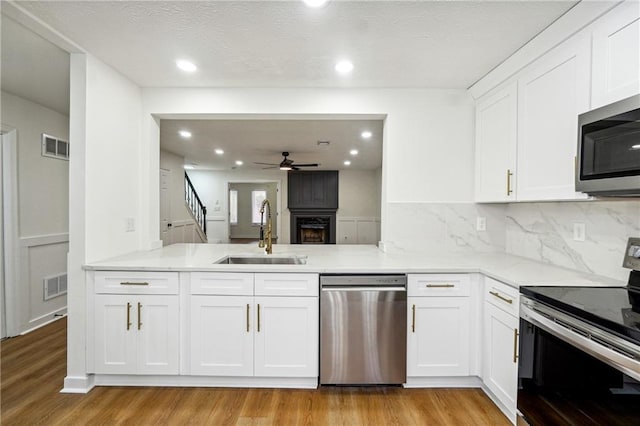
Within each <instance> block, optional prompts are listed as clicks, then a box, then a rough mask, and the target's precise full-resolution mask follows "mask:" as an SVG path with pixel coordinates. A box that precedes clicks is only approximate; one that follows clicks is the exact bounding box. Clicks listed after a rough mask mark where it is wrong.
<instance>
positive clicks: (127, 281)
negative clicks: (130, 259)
mask: <svg viewBox="0 0 640 426" xmlns="http://www.w3.org/2000/svg"><path fill="white" fill-rule="evenodd" d="M178 282H179V279H178V273H177V272H137V271H96V273H95V292H96V293H103V294H178Z"/></svg>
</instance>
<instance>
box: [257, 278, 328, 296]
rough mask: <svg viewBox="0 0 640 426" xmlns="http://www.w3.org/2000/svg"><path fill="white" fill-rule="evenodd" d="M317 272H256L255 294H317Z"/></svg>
mask: <svg viewBox="0 0 640 426" xmlns="http://www.w3.org/2000/svg"><path fill="white" fill-rule="evenodd" d="M319 286H320V284H319V282H318V274H256V296H318V288H319Z"/></svg>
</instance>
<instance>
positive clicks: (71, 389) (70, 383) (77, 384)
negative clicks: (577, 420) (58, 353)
mask: <svg viewBox="0 0 640 426" xmlns="http://www.w3.org/2000/svg"><path fill="white" fill-rule="evenodd" d="M95 385H96V384H95V380H94V377H93V375H84V376H67V377H65V378H64V387H63V388H62V390H60V393H87V392H89V391H90V390H91V389H93V387H94V386H95Z"/></svg>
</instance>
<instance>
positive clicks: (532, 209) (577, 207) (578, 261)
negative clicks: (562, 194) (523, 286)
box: [506, 199, 640, 281]
mask: <svg viewBox="0 0 640 426" xmlns="http://www.w3.org/2000/svg"><path fill="white" fill-rule="evenodd" d="M574 223H581V224H584V225H585V241H574V240H573V226H574ZM629 237H640V200H639V199H632V200H621V201H609V200H607V201H583V202H556V203H517V204H509V205H508V206H507V210H506V252H507V253H511V254H516V255H519V256H524V257H528V258H531V259H534V260H538V261H541V262H545V263H551V264H554V265H558V266H564V267H567V268H571V269H577V270H580V271H585V272H591V273H594V274H598V275H604V276H607V277H611V278H615V279H619V280H623V281H626V280H627V278H628V277H629V270H628V269H624V268H622V266H621V265H622V258H623V256H624V250H625V248H626V244H627V238H629Z"/></svg>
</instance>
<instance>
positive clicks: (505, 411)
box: [481, 382, 516, 424]
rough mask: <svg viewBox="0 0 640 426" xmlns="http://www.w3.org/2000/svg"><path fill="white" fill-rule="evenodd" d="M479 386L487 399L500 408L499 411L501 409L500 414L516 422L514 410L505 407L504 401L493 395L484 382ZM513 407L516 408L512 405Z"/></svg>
mask: <svg viewBox="0 0 640 426" xmlns="http://www.w3.org/2000/svg"><path fill="white" fill-rule="evenodd" d="M481 388H482V390H483V391H484V393H485V395H487V396H488V397H489V399H490V400H491V401H492V402H493V403H494V404H495V405H496V406H497V407H498V408H499V409H500V411H502V414H504V415H505V416H506V417H507V419H509V421H510V422H511V423H513V424H516V412H515V411H512V410H510V409H509V408H507V406H506V405H504V403H503V402H502V401H501V400H500V398H498V397H497V396H495V395H494V394H493V392H491V391H490V390H489V388H488V387H487V385H485V384H484V382H483V383H482V386H481ZM513 408H514V409H516V407H513Z"/></svg>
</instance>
